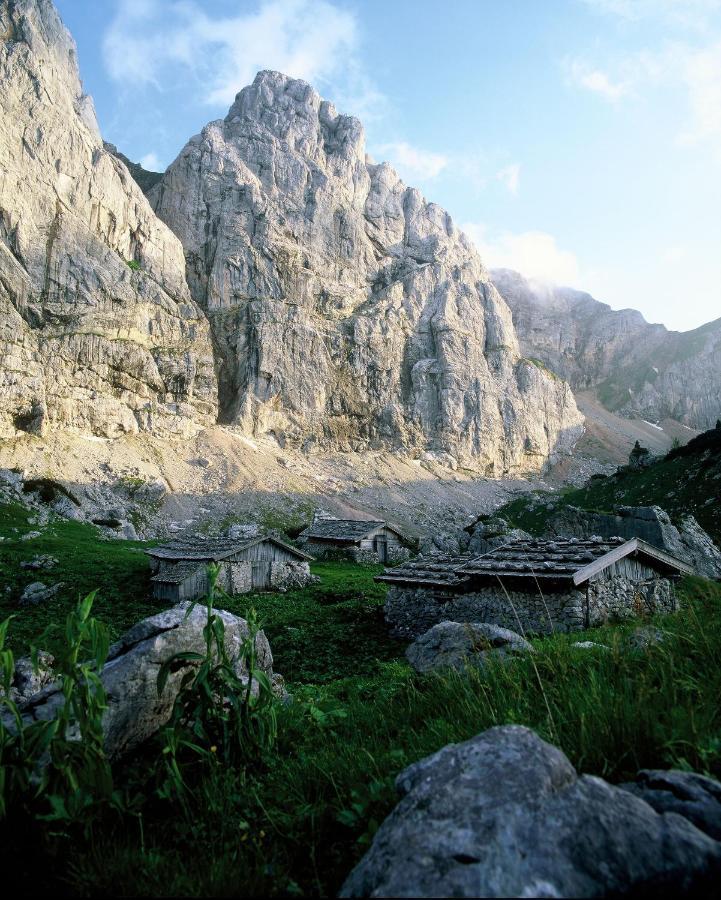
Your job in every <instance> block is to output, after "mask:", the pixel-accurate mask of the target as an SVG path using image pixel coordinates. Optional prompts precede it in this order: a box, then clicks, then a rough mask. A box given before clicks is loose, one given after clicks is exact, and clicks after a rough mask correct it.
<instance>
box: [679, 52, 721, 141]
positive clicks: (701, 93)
mask: <svg viewBox="0 0 721 900" xmlns="http://www.w3.org/2000/svg"><path fill="white" fill-rule="evenodd" d="M675 56H676V57H677V59H678V67H677V70H678V72H679V75H680V78H681V80H682V81H683V83H684V84H685V86H686V91H687V93H688V104H689V118H688V122H687V123H686V126H685V127H684V128H683V130H682V131H681V133H680V135H679V139H680V141H681V142H682V143H698V142H701V141H705V140H711V141H713V142H714V144H715V145H716V147H717V149H718V153H719V156H720V157H721V40H718V41H717V42H716V43H714V44H712V45H710V46H708V47H705V48H702V49H697V50H693V49H677V50H676V53H675Z"/></svg>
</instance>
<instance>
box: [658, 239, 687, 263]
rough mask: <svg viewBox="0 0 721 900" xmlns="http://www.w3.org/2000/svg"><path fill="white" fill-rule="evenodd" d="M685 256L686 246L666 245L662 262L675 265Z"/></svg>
mask: <svg viewBox="0 0 721 900" xmlns="http://www.w3.org/2000/svg"><path fill="white" fill-rule="evenodd" d="M685 257H686V248H685V247H684V246H682V245H681V244H675V245H674V246H672V247H667V248H666V249H665V250H664V251H663V260H664V262H667V263H671V264H672V265H676V264H677V263H680V262H683V260H684V259H685Z"/></svg>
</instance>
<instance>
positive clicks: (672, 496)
mask: <svg viewBox="0 0 721 900" xmlns="http://www.w3.org/2000/svg"><path fill="white" fill-rule="evenodd" d="M652 504H653V505H657V506H660V507H662V508H663V509H665V510H666V512H667V513H668V514H669V516H670V517H671V519H672V520H678V519H679V518H680V517H681V516H684V515H688V514H691V515H693V516H695V517H696V519H697V520H698V522H699V524H700V525H701V527H702V528H704V529H705V530H706V531H707V532H708V533H709V535H711V537H712V538H713V540H714V542H715V543H716V544H717V545H721V428H715V429H711V430H710V431H705V432H703V433H702V434H700V435H698V437H695V438H693V439H692V440H690V441H689V442H688V444H686V445H685V446H683V447H678V448H676V449H673V450H671V451H670V452H669V453H668V454H667V455H666V456H665V457H663V458H662V459H659V460H658V461H657V462H654V463H652V464H651V465H650V466H648V468H645V469H629V468H627V467H622V468H621V469H620V471H618V472H617V473H616V474H614V475H610V476H606V477H604V476H594V477H593V478H592V479H591V480H590V481H589V482H587V484H586V485H585V486H584V487H580V488H571V489H567V490H565V491H563V492H562V493H561V495H560V496H559V497H556V498H555V499H549V496H548V494H541V493H536V494H531V495H526V496H524V497H520V498H519V499H517V500H513V501H511V502H510V503H507V504H506V505H505V506H503V507H501V509H499V510H498V515H500V516H502V517H503V518H505V519H507V520H508V521H510V522H511V523H512V524H513V525H514V526H516V527H518V528H523V529H525V530H526V531H529V532H530V533H531V534H534V535H539V534H541V533H542V532H543V531H544V529H545V527H546V523H547V522H548V520H549V518H550V517H551V516H553V515H554V514H555V513H557V512H558V511H559V509H561V508H562V507H563V506H569V505H570V506H578V507H580V508H581V509H587V510H592V511H596V512H607V513H609V512H612V511H613V510H614V509H615V508H616V507H618V506H648V505H652Z"/></svg>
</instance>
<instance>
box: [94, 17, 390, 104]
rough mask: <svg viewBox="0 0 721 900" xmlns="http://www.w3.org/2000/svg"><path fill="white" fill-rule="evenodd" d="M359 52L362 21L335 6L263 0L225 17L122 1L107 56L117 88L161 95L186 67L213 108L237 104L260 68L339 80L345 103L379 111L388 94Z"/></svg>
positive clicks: (107, 44)
mask: <svg viewBox="0 0 721 900" xmlns="http://www.w3.org/2000/svg"><path fill="white" fill-rule="evenodd" d="M356 48H357V22H356V18H355V16H354V14H353V13H351V12H349V11H348V10H344V9H341V8H339V7H337V6H334V5H333V3H331V2H328V0H263V2H261V4H260V7H259V8H258V9H257V10H256V11H252V12H241V13H238V14H237V15H233V16H226V17H217V18H213V17H211V16H210V15H208V14H207V12H206V11H205V9H204V8H203V6H202V4H199V3H197V2H193V0H119V3H118V11H117V14H116V16H115V18H114V19H113V21H112V23H111V24H110V26H109V28H108V30H107V32H106V34H105V37H104V40H103V57H104V61H105V65H106V68H107V70H108V72H109V73H110V75H111V76H112V78H113V79H115V80H116V81H119V82H121V83H124V84H128V83H132V84H136V85H137V84H141V85H143V84H145V85H154V86H155V87H156V88H158V89H161V87H162V85H163V84H164V83H166V81H167V80H170V79H167V78H164V77H163V76H164V75H167V71H166V70H167V69H168V67H178V66H179V67H181V68H182V69H184V70H185V72H186V77H187V76H190V77H192V79H193V84H192V89H193V91H196V92H199V93H200V95H201V97H202V99H204V100H205V101H206V102H207V103H209V104H213V105H219V106H228V105H229V104H230V103H232V101H233V98H234V97H235V94H236V93H237V92H238V91H239V90H240V89H241V88H242V87H244V86H245V85H247V84H250V83H251V82H252V81H253V78H254V77H255V74H256V72H258V71H259V70H260V69H276V70H278V71H280V72H283V73H284V74H286V75H290V76H292V77H296V78H303V79H306V80H307V81H310V82H312V83H314V84H316V85H321V86H322V85H324V84H326V83H327V82H328V81H329V79H331V78H337V79H338V81H339V83H340V88H339V90H340V93H341V94H343V97H344V99H346V98H348V99H350V98H352V97H356V100H357V105H359V106H363V105H372V104H373V103H377V102H378V100H379V99H380V94H379V93H378V92H377V91H375V90H374V88H373V86H372V84H371V83H370V80H369V79H368V78H367V76H365V75H364V73H363V71H362V69H361V67H360V65H359V63H358V59H357V52H356ZM176 80H177V79H176ZM365 111H366V110H359V112H365Z"/></svg>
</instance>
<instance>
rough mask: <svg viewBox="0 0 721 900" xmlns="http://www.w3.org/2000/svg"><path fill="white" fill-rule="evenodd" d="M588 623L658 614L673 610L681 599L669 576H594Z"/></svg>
mask: <svg viewBox="0 0 721 900" xmlns="http://www.w3.org/2000/svg"><path fill="white" fill-rule="evenodd" d="M587 604H588V624H589V626H591V627H594V626H596V625H603V624H605V623H606V622H620V621H623V620H625V619H636V618H638V617H639V616H644V615H653V614H655V613H672V612H676V610H677V609H678V606H679V604H678V598H677V597H676V593H675V591H674V589H673V584H672V583H671V582H670V581H669V579H668V578H658V577H652V578H646V579H644V580H641V581H630V580H629V579H628V578H626V577H624V576H623V575H619V574H612V575H610V576H608V577H606V578H599V579H594V580H593V581H592V582H590V583H589V585H588V595H587Z"/></svg>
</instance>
